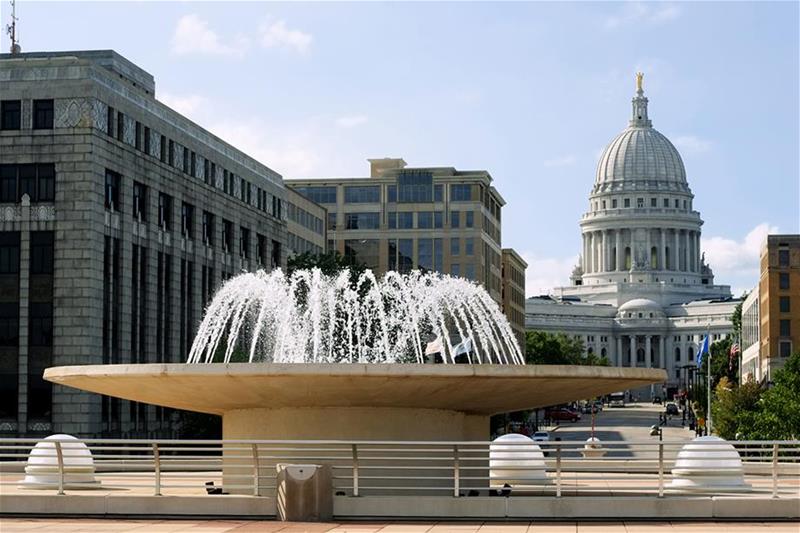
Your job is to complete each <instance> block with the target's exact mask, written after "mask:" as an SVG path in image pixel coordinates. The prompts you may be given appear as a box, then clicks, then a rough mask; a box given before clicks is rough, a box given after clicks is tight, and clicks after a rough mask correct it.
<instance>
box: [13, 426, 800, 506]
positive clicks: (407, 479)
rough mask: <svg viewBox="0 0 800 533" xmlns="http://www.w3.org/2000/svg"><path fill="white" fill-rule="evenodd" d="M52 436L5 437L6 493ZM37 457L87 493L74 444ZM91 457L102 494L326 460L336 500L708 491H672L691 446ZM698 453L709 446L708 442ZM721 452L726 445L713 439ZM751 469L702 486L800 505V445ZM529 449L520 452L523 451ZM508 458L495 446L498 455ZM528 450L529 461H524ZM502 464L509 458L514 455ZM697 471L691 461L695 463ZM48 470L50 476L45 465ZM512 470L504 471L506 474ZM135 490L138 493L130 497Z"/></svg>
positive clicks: (216, 486) (753, 454)
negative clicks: (723, 483)
mask: <svg viewBox="0 0 800 533" xmlns="http://www.w3.org/2000/svg"><path fill="white" fill-rule="evenodd" d="M39 442H43V441H42V439H0V461H2V462H1V463H0V488H2V492H3V493H7V492H8V491H9V490H10V489H7V488H6V487H12V486H13V487H15V489H14V490H23V489H25V488H29V487H31V486H30V485H26V484H25V482H24V479H23V476H24V475H25V472H24V468H25V466H26V464H27V463H26V461H27V459H28V454H29V452H30V451H31V449H32V448H33V447H34V445H36V444H37V443H39ZM47 442H49V443H51V444H48V445H47V446H48V447H46V448H44V449H42V450H39V452H41V454H40V455H39V457H40V458H47V459H48V460H50V466H49V467H48V468H49V470H47V472H49V477H48V479H49V483H48V484H46V485H41V486H39V487H38V488H41V489H42V490H45V491H49V490H53V491H55V492H56V493H57V494H64V493H65V492H68V491H71V490H77V489H80V488H82V487H83V485H82V484H81V481H79V480H78V481H75V478H74V476H75V472H74V471H73V468H72V466H71V465H72V464H73V460H74V459H75V458H76V457H79V456H80V455H79V453H81V452H79V451H78V450H77V449H76V448H75V442H76V441H72V440H69V441H67V440H63V441H62V440H53V439H51V440H48V441H47ZM80 442H82V443H83V444H85V445H86V446H87V447H88V448H89V450H90V451H91V453H92V456H93V461H94V476H95V478H96V479H97V481H99V487H98V486H97V485H96V486H95V488H100V489H107V490H118V489H125V490H127V491H133V493H136V494H142V495H145V494H146V495H156V496H159V495H164V494H168V495H200V494H206V493H209V494H219V493H223V494H224V493H231V494H243V495H252V496H267V497H272V496H274V494H275V490H276V480H277V465H278V464H281V463H289V464H291V463H297V464H325V465H329V466H330V467H331V469H332V477H333V490H334V494H335V495H338V496H354V497H358V496H370V495H426V494H432V495H449V496H453V497H461V496H465V497H469V496H486V495H501V496H514V495H518V494H519V495H534V496H551V497H556V498H564V497H570V496H578V495H613V496H615V497H617V496H618V497H626V496H643V495H651V496H653V497H658V498H664V497H670V496H671V495H673V494H689V493H691V494H698V490H697V489H695V490H693V491H688V492H687V489H685V488H681V486H679V485H678V484H673V481H675V479H676V477H680V476H675V475H673V473H672V469H673V467H674V466H675V461H676V458H677V456H678V452H679V451H680V450H681V448H682V447H683V446H684V445H685V444H686V443H687V442H686V441H659V440H647V441H644V440H637V441H607V442H603V443H602V448H601V449H600V450H597V449H588V450H587V448H586V447H585V445H586V442H584V441H551V442H538V443H537V444H538V445H539V446H540V448H541V450H542V452H543V453H542V455H530V449H526V448H525V447H526V446H530V443H529V442H528V443H522V444H517V443H514V442H503V443H502V444H501V446H502V448H503V449H502V452H503V453H509V450H510V451H511V453H512V454H514V457H513V458H511V459H512V460H518V459H525V460H528V461H531V460H532V461H533V462H532V463H525V464H524V465H522V466H520V465H515V466H508V465H506V466H504V467H502V468H503V470H505V472H503V473H500V472H499V470H498V467H497V465H494V467H491V468H490V460H493V459H497V457H490V452H492V450H491V449H490V446H491V443H490V442H474V441H465V442H426V441H423V442H407V441H250V440H247V441H244V440H242V441H233V440H225V441H219V440H183V441H181V440H133V439H85V440H82V441H80ZM694 444H695V445H703V444H704V443H703V442H702V441H700V442H695V443H694ZM708 444H709V445H710V446H718V445H719V444H718V443H715V442H711V443H708ZM730 444H732V445H733V446H734V447H735V449H736V450H737V451H738V452H739V455H740V457H741V461H742V469H741V470H742V472H741V473H742V476H743V477H742V479H743V481H744V483H743V484H740V485H738V486H732V487H730V486H729V487H724V488H719V489H714V488H710V489H705V490H700V491H699V492H700V493H702V494H711V495H713V494H717V493H720V494H721V493H723V492H724V493H725V494H731V493H741V494H751V495H753V494H755V495H764V496H769V497H772V498H786V497H790V498H798V497H800V441H733V442H730ZM517 446H519V448H515V447H517ZM497 451H498V450H497V449H495V450H494V452H497ZM526 454H527V455H526ZM501 460H502V461H508V460H509V458H508V457H507V456H506V457H504V458H503V459H501ZM690 463H691V460H690ZM692 469H693V471H694V474H695V475H700V476H720V475H724V474H726V473H728V474H731V475H733V474H736V473H737V472H736V471H735V470H736V469H734V468H732V467H731V466H729V465H725V464H721V463H719V464H718V463H714V462H713V461H712V463H710V464H708V465H705V466H704V465H703V464H702V463H700V462H696V464H695V465H694V466H693V467H692ZM39 471H40V472H41V471H42V469H41V468H40V469H39ZM501 474H502V475H501ZM126 494H130V492H127V493H126Z"/></svg>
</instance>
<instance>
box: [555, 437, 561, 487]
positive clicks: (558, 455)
mask: <svg viewBox="0 0 800 533" xmlns="http://www.w3.org/2000/svg"><path fill="white" fill-rule="evenodd" d="M560 497H561V445H560V444H556V498H560Z"/></svg>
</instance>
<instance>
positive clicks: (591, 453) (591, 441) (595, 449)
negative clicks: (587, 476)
mask: <svg viewBox="0 0 800 533" xmlns="http://www.w3.org/2000/svg"><path fill="white" fill-rule="evenodd" d="M581 453H582V454H583V456H584V457H585V458H587V459H588V458H592V457H602V456H604V455H605V454H606V450H605V448H603V443H602V441H601V440H600V439H598V438H597V437H589V438H588V439H586V444H584V445H583V451H582V452H581Z"/></svg>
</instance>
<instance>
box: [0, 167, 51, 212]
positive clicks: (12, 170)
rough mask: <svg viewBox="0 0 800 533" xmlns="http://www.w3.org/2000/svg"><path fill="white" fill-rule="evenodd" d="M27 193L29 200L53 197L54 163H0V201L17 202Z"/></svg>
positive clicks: (37, 200) (40, 200) (49, 200)
mask: <svg viewBox="0 0 800 533" xmlns="http://www.w3.org/2000/svg"><path fill="white" fill-rule="evenodd" d="M25 194H27V195H28V198H30V201H31V202H52V201H53V200H54V199H55V165H53V164H38V165H33V164H31V165H0V203H17V202H20V201H22V196H23V195H25Z"/></svg>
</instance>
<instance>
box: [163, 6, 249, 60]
mask: <svg viewBox="0 0 800 533" xmlns="http://www.w3.org/2000/svg"><path fill="white" fill-rule="evenodd" d="M246 49H247V39H246V38H245V37H243V36H239V37H237V38H236V39H234V42H232V43H230V44H225V43H223V42H222V40H221V39H220V37H219V35H217V33H216V32H215V31H214V30H212V29H211V28H209V27H208V22H206V21H205V20H203V19H201V18H200V17H199V16H198V15H195V14H190V15H184V16H183V17H181V18H180V19H178V24H177V25H176V26H175V33H174V34H173V36H172V53H173V54H177V55H190V54H201V55H216V56H241V55H243V54H244V52H245V50H246Z"/></svg>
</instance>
